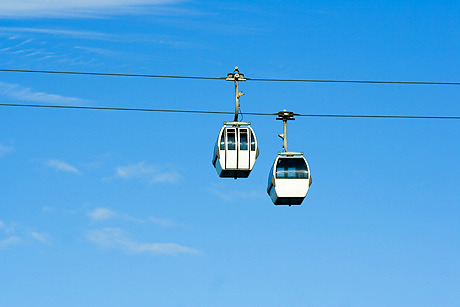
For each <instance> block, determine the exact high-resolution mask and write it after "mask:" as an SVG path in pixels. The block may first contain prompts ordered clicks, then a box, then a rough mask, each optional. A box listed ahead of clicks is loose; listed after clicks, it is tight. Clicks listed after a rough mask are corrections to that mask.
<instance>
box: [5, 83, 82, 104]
mask: <svg viewBox="0 0 460 307" xmlns="http://www.w3.org/2000/svg"><path fill="white" fill-rule="evenodd" d="M0 96H4V97H9V98H12V99H15V100H24V101H33V102H42V103H50V104H63V103H67V104H82V103H84V102H86V101H85V100H83V99H80V98H75V97H66V96H61V95H56V94H49V93H45V92H37V91H34V90H33V89H31V88H30V87H24V86H21V85H19V84H13V83H5V82H1V81H0Z"/></svg>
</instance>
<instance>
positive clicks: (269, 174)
mask: <svg viewBox="0 0 460 307" xmlns="http://www.w3.org/2000/svg"><path fill="white" fill-rule="evenodd" d="M274 166H275V164H273V165H272V168H271V169H270V172H269V173H268V183H267V191H268V190H269V189H270V187H271V186H272V178H273V167H274Z"/></svg>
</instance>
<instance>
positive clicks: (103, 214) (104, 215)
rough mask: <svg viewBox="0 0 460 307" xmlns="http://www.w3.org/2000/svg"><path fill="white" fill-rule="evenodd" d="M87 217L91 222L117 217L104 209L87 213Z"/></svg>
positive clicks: (96, 209)
mask: <svg viewBox="0 0 460 307" xmlns="http://www.w3.org/2000/svg"><path fill="white" fill-rule="evenodd" d="M88 216H89V217H90V218H91V219H92V220H93V221H104V220H109V219H112V218H115V217H117V216H119V215H118V214H117V213H115V212H113V211H111V210H109V209H106V208H95V209H93V210H91V211H89V212H88Z"/></svg>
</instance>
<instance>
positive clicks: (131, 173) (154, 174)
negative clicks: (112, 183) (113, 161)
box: [115, 162, 182, 183]
mask: <svg viewBox="0 0 460 307" xmlns="http://www.w3.org/2000/svg"><path fill="white" fill-rule="evenodd" d="M181 177H182V176H181V175H180V174H179V173H178V172H177V171H170V170H168V171H165V170H162V169H161V168H160V167H157V166H153V165H148V164H145V163H144V162H139V163H136V164H130V165H126V166H119V167H117V168H116V169H115V178H123V179H133V178H141V179H146V180H147V181H149V182H150V183H175V182H177V181H179V179H180V178H181Z"/></svg>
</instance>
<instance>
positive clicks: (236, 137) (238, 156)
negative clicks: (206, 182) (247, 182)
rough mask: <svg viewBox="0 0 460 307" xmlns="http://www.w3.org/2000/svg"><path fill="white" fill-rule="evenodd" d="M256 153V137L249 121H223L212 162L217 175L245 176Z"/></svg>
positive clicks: (229, 176) (254, 160) (257, 153)
mask: <svg viewBox="0 0 460 307" xmlns="http://www.w3.org/2000/svg"><path fill="white" fill-rule="evenodd" d="M243 125H245V126H243ZM258 155H259V149H258V147H257V139H256V136H255V134H254V130H252V128H251V127H250V126H249V123H241V122H232V123H224V126H223V127H222V129H220V133H219V136H218V138H217V140H216V145H215V147H214V156H213V160H212V164H213V165H214V167H215V168H216V170H217V174H218V175H219V177H228V178H235V179H236V178H247V177H248V176H249V173H250V172H251V170H252V168H253V167H254V163H255V162H256V159H257V156H258Z"/></svg>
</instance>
